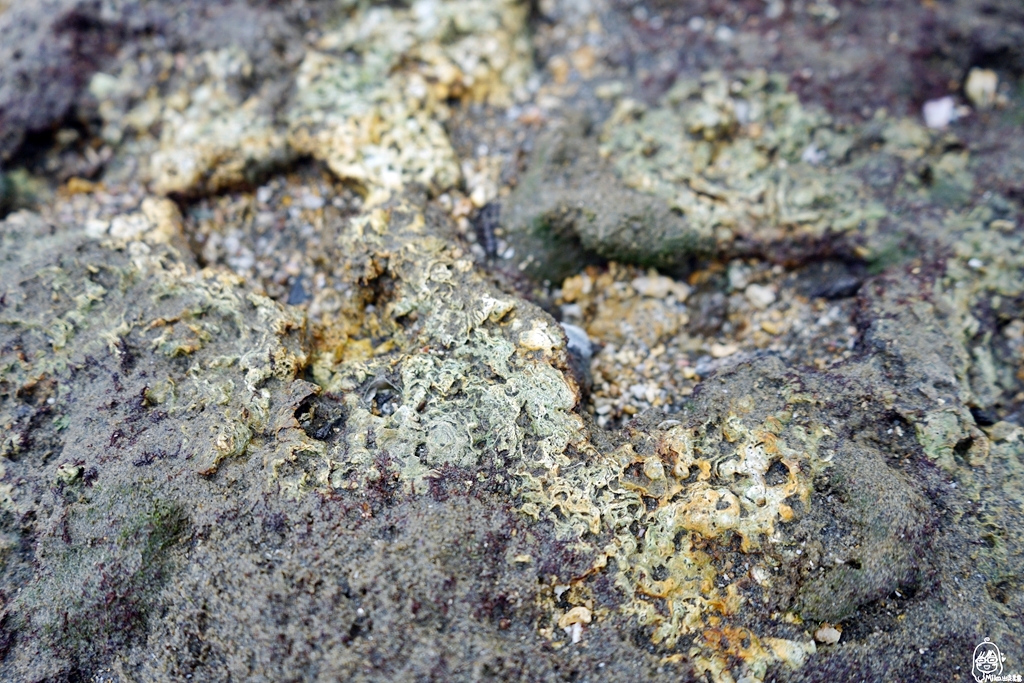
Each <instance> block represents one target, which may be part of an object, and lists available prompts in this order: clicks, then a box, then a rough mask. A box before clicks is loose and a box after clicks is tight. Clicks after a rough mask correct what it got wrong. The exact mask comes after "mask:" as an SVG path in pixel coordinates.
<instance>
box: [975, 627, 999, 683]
mask: <svg viewBox="0 0 1024 683" xmlns="http://www.w3.org/2000/svg"><path fill="white" fill-rule="evenodd" d="M1005 660H1006V657H1005V655H1003V653H1001V652H1000V651H999V648H998V647H997V646H996V644H995V643H993V642H992V641H990V640H989V639H988V638H986V639H985V640H983V641H982V642H980V643H978V647H976V648H974V666H973V668H972V669H971V673H972V674H973V675H974V680H976V681H978V683H981V681H984V680H987V679H988V678H990V677H991V676H996V675H998V674H1001V673H1002V672H1003V662H1004V661H1005Z"/></svg>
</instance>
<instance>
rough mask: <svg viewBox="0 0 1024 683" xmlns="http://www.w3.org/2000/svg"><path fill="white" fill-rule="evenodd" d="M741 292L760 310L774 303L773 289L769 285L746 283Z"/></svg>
mask: <svg viewBox="0 0 1024 683" xmlns="http://www.w3.org/2000/svg"><path fill="white" fill-rule="evenodd" d="M743 294H744V296H746V297H747V301H749V302H750V305H752V306H753V307H754V308H757V309H759V310H762V311H763V310H764V309H766V308H768V307H769V306H771V305H772V304H773V303H775V290H773V289H772V288H771V287H765V286H763V285H747V288H746V289H745V290H744V291H743Z"/></svg>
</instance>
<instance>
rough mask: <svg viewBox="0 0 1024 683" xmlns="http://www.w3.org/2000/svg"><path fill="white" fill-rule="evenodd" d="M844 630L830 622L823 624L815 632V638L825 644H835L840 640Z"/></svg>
mask: <svg viewBox="0 0 1024 683" xmlns="http://www.w3.org/2000/svg"><path fill="white" fill-rule="evenodd" d="M841 635H842V632H841V631H839V630H838V629H836V628H835V627H833V626H830V625H828V624H825V625H823V626H822V627H821V628H819V629H818V630H817V631H815V632H814V639H815V640H816V641H818V642H819V643H823V644H825V645H835V644H836V643H838V642H839V638H840V636H841Z"/></svg>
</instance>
